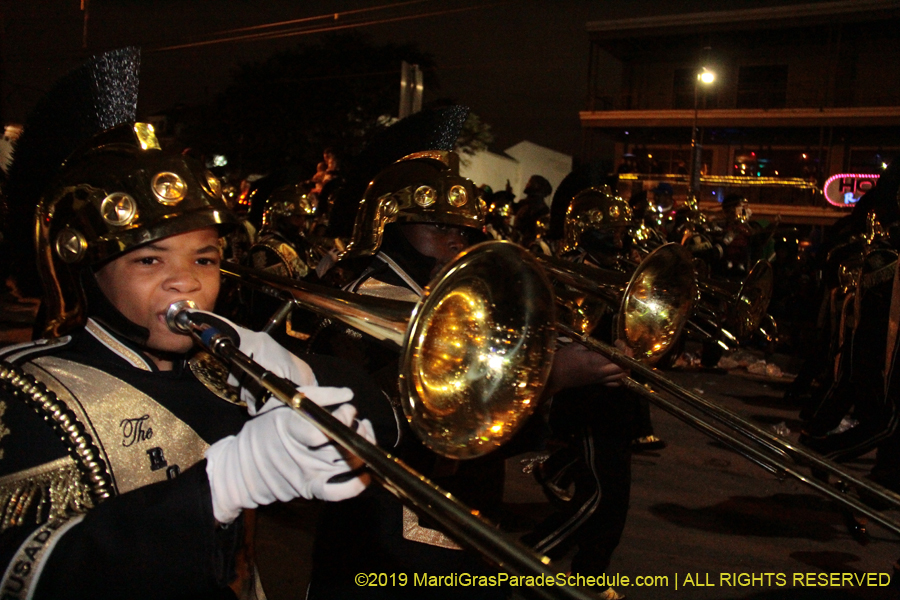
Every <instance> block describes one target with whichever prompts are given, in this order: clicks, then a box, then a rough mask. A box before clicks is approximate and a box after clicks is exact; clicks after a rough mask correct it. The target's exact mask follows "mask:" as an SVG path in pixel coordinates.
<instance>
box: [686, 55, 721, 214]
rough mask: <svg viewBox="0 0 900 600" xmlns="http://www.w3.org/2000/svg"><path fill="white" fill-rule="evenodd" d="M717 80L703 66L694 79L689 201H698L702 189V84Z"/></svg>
mask: <svg viewBox="0 0 900 600" xmlns="http://www.w3.org/2000/svg"><path fill="white" fill-rule="evenodd" d="M715 80H716V74H715V73H713V72H712V71H710V70H709V69H707V68H706V67H703V68H701V70H700V72H699V73H697V80H696V81H694V125H693V127H692V128H691V168H690V171H689V177H690V181H689V182H688V201H689V202H696V201H697V196H698V193H699V191H700V164H701V162H702V160H701V157H700V150H701V149H702V146H701V144H700V141H699V140H698V139H697V112H698V108H699V102H698V100H699V95H700V84H703V85H709V84H711V83H712V82H713V81H715Z"/></svg>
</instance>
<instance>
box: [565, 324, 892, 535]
mask: <svg viewBox="0 0 900 600" xmlns="http://www.w3.org/2000/svg"><path fill="white" fill-rule="evenodd" d="M557 328H558V329H559V331H560V332H561V333H563V334H565V335H568V336H571V337H573V338H574V339H575V340H577V341H578V342H579V343H582V344H584V345H585V346H586V347H588V348H590V349H591V350H594V351H596V352H599V353H600V354H603V355H604V356H606V357H607V358H609V359H610V360H611V361H613V362H614V363H616V364H618V365H619V366H621V367H623V368H626V369H629V370H630V371H631V373H632V375H637V376H638V377H639V378H641V379H643V380H646V381H648V382H649V387H648V386H645V385H642V384H640V383H638V382H637V381H635V380H634V379H626V380H624V381H625V383H624V385H625V386H626V387H627V388H628V389H629V390H631V391H632V392H634V393H636V394H640V395H642V396H644V397H646V398H647V400H649V401H650V402H653V403H654V404H655V405H657V406H658V407H660V408H662V409H663V410H665V411H666V412H668V413H670V414H672V415H674V416H675V417H677V418H678V419H680V420H682V421H683V422H685V423H687V424H688V425H691V426H692V427H695V428H696V429H698V430H699V431H701V432H703V433H705V434H707V435H709V436H711V437H713V438H714V439H716V440H718V441H720V442H722V443H724V444H727V445H728V446H730V447H731V448H733V449H734V450H735V451H737V452H738V453H739V454H741V455H743V456H744V457H745V458H747V459H749V460H751V461H752V462H754V463H756V464H757V465H759V466H761V467H762V468H764V469H766V470H767V471H769V472H771V473H773V474H775V475H778V476H781V477H784V476H788V475H789V476H791V477H794V478H795V479H797V480H798V481H800V482H802V483H805V484H806V485H808V486H810V487H812V488H813V489H815V490H817V491H818V492H820V493H822V494H824V495H826V496H828V497H829V498H831V499H833V500H836V501H838V502H840V503H841V504H843V505H845V506H847V507H849V508H851V509H853V510H855V511H857V512H859V513H861V514H863V515H866V516H867V517H869V518H870V519H872V520H873V521H875V522H876V523H879V524H880V525H882V526H883V527H885V528H887V529H889V530H890V531H892V532H894V533H895V534H898V535H900V521H897V520H896V519H892V518H891V517H889V516H886V515H884V514H882V513H880V512H878V511H877V510H874V509H872V508H870V507H869V506H867V505H866V504H864V503H862V502H861V501H859V500H857V499H856V498H853V497H851V496H849V495H847V493H846V492H845V491H844V490H843V489H837V488H834V487H832V486H830V485H828V484H827V483H823V482H822V481H819V480H817V479H815V478H812V477H809V476H807V475H804V474H803V473H801V472H800V471H797V469H796V468H794V466H792V465H791V464H789V462H793V463H794V465H796V466H800V465H804V466H807V467H809V468H810V469H813V470H816V471H820V472H824V473H827V474H828V475H833V476H835V477H837V478H838V479H839V480H840V481H841V482H843V483H844V484H848V485H852V486H855V487H856V488H857V489H861V490H866V492H867V493H868V494H870V495H871V496H872V497H875V498H878V499H879V500H882V501H883V502H886V503H887V504H888V505H890V506H892V507H894V508H900V495H898V494H896V493H894V492H892V491H890V490H888V489H886V488H884V487H882V486H880V485H878V484H875V483H873V482H870V481H866V480H863V479H861V478H859V477H856V476H855V475H853V474H851V473H849V472H847V471H846V470H844V469H842V468H841V467H840V466H839V465H837V464H836V463H834V462H833V461H830V460H828V459H826V458H824V457H822V456H820V455H819V454H817V453H815V452H811V451H809V450H806V449H805V448H802V447H800V446H798V445H797V444H794V443H793V442H792V441H791V440H789V439H787V438H785V437H782V436H780V435H777V434H775V433H773V432H770V431H766V430H765V429H762V428H760V427H758V426H757V425H755V424H754V423H752V422H750V421H748V420H747V419H744V418H743V417H741V416H740V415H737V414H735V413H733V412H731V411H729V410H727V409H725V408H723V407H721V406H718V405H717V404H715V403H713V402H710V401H708V400H704V399H703V398H700V397H699V396H697V395H696V394H693V393H691V392H690V391H688V390H686V389H684V388H683V387H681V386H679V385H678V384H676V383H675V382H673V381H672V380H670V379H668V378H666V377H664V376H663V375H661V374H660V373H658V372H656V371H654V370H653V369H651V368H649V367H647V366H646V365H644V364H643V363H641V362H640V361H637V360H635V359H633V358H631V357H630V356H628V355H627V354H625V353H623V352H621V351H619V350H617V349H616V348H614V347H612V346H610V345H609V344H605V343H603V342H600V341H598V340H595V339H593V338H590V337H588V336H586V335H583V334H580V333H579V332H577V331H575V330H573V329H571V328H569V327H568V326H567V325H565V324H563V323H559V324H558V325H557ZM653 387H655V388H657V389H658V390H660V391H663V392H665V393H666V394H668V395H670V396H671V397H673V398H675V399H676V400H678V401H681V402H684V403H685V404H686V405H687V406H689V407H690V408H691V409H693V410H694V411H697V412H700V413H701V414H702V415H703V416H702V417H701V416H698V415H696V414H694V413H692V412H690V411H688V410H685V409H684V408H682V407H681V406H679V405H678V404H676V403H675V402H673V401H672V400H670V399H668V398H665V397H663V396H661V395H660V394H659V393H658V392H657V391H655V390H654V389H652V388H653ZM704 417H708V419H707V418H704ZM709 419H711V420H712V421H715V422H718V423H719V424H720V425H721V426H724V428H725V429H723V428H722V427H719V426H717V425H715V424H714V423H713V422H712V421H710V420H709ZM728 430H731V431H728ZM734 434H738V435H739V436H743V439H742V438H741V437H737V436H736V435H734ZM747 440H749V442H748V441H747Z"/></svg>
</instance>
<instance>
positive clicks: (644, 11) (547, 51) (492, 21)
mask: <svg viewBox="0 0 900 600" xmlns="http://www.w3.org/2000/svg"><path fill="white" fill-rule="evenodd" d="M82 1H85V2H89V5H88V6H89V20H88V29H87V30H88V34H87V39H88V48H87V50H84V49H82V28H83V17H84V13H83V12H82V10H81V8H80V3H81V2H82ZM398 2H399V0H378V1H375V2H373V1H369V2H360V1H357V0H331V1H326V0H306V1H300V0H266V1H263V0H202V1H201V0H0V9H2V13H0V19H2V21H0V28H2V29H0V33H2V47H0V69H2V70H0V120H2V121H4V122H7V121H19V122H21V121H24V119H25V116H26V115H27V112H28V110H29V109H30V108H31V106H32V105H33V103H34V102H35V100H36V99H37V98H38V97H39V96H40V94H41V93H42V92H43V91H44V90H46V89H47V88H48V87H49V86H50V85H52V83H53V81H55V79H56V78H58V77H59V76H61V75H62V74H64V73H65V72H66V71H68V70H69V69H71V68H73V67H75V66H77V65H78V64H79V63H80V62H81V61H82V60H84V59H85V58H86V57H87V56H89V55H90V54H94V53H97V52H100V51H103V50H106V49H109V48H114V47H119V46H125V45H132V44H136V45H141V46H142V47H143V59H142V68H141V95H140V106H139V116H140V115H146V114H149V113H152V112H154V111H157V110H160V109H164V108H167V107H170V106H172V105H174V104H176V103H186V104H192V103H198V102H202V101H205V100H207V99H211V98H212V97H213V96H214V95H215V94H216V93H217V92H219V91H220V90H221V89H223V88H224V87H225V84H226V83H227V82H228V77H229V72H230V69H231V68H232V67H233V66H234V65H236V64H240V63H244V62H249V61H256V60H261V59H263V58H265V57H266V56H268V55H269V54H272V53H274V52H276V51H278V50H282V49H285V48H289V47H291V46H293V45H295V44H297V43H303V42H311V41H314V40H315V39H316V37H315V36H316V34H308V35H301V36H294V37H288V38H283V39H276V40H266V41H259V40H254V41H240V42H229V43H222V44H215V45H209V46H204V47H199V48H190V49H180V50H170V51H154V49H155V48H160V47H162V46H166V45H171V44H179V43H185V42H196V41H201V40H205V39H209V38H211V37H215V36H213V35H212V34H215V33H216V32H221V31H225V30H231V29H233V28H236V27H246V26H251V25H262V24H266V23H272V22H278V21H284V20H289V19H299V18H303V17H314V16H319V15H325V14H333V13H335V12H340V11H347V10H352V9H355V8H359V7H372V6H382V5H387V4H397V3H398ZM786 3H790V2H789V0H788V2H785V1H781V2H779V1H775V0H772V1H757V2H752V3H749V4H748V3H747V2H746V1H736V0H717V1H712V2H711V1H709V0H668V1H663V0H593V1H591V0H543V1H538V0H520V1H507V2H491V1H486V2H481V1H478V0H423V1H421V2H415V3H408V4H406V5H405V6H401V7H394V8H392V9H390V10H383V11H373V12H369V13H366V17H367V18H369V19H387V18H392V17H400V16H411V15H423V14H427V13H439V14H432V15H431V16H421V17H419V18H414V19H409V20H402V21H395V22H391V23H382V24H374V25H369V26H365V27H362V28H361V30H362V31H365V32H366V33H368V34H370V35H371V36H372V37H373V38H374V40H375V41H376V42H387V41H393V42H397V43H406V42H415V43H417V44H418V45H419V47H420V48H422V49H423V50H425V51H427V52H430V53H431V54H432V55H433V56H434V57H435V60H436V62H437V65H438V72H437V76H438V79H439V82H440V85H441V88H440V89H439V90H430V89H429V90H426V96H425V100H426V101H427V100H428V99H430V98H435V97H451V98H453V99H454V100H456V101H457V102H459V103H460V104H465V105H467V106H469V107H471V108H472V110H473V111H474V112H475V113H477V114H478V115H479V116H481V117H482V119H483V120H484V121H486V122H487V123H489V124H490V125H491V126H492V128H493V131H494V133H495V137H496V142H495V144H494V146H493V148H492V149H494V150H497V151H500V150H502V149H503V148H506V147H509V146H511V145H513V144H515V143H517V142H519V141H521V140H523V139H528V140H531V141H533V142H535V143H538V144H542V145H545V146H548V147H551V148H553V149H555V150H559V151H561V152H565V153H568V154H577V153H578V148H579V146H580V140H581V133H580V127H579V122H578V111H579V110H581V109H582V108H583V107H584V104H585V98H586V94H587V67H588V36H587V33H586V31H585V23H586V22H588V21H595V20H601V19H604V18H625V17H639V16H650V15H653V14H663V13H679V12H699V11H708V10H717V9H727V8H748V7H749V6H750V5H752V6H762V5H775V4H786ZM451 11H456V12H451ZM342 22H346V21H342V20H341V19H338V20H337V21H335V20H334V19H333V18H331V19H326V20H322V21H317V22H315V23H316V24H319V25H326V24H327V25H329V26H333V25H335V24H337V23H342ZM319 35H321V34H319ZM398 85H399V68H398Z"/></svg>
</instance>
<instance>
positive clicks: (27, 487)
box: [0, 457, 94, 532]
mask: <svg viewBox="0 0 900 600" xmlns="http://www.w3.org/2000/svg"><path fill="white" fill-rule="evenodd" d="M93 506H94V503H93V501H92V499H91V493H90V490H89V489H88V486H86V485H85V484H84V483H82V481H81V472H80V471H79V469H78V466H77V465H76V464H75V461H74V460H72V459H71V458H69V457H66V458H60V459H57V460H54V461H52V462H49V463H45V464H43V465H39V466H37V467H32V468H31V469H27V470H25V471H20V472H18V473H13V474H12V475H7V476H5V477H2V478H0V532H3V531H6V530H7V529H8V528H10V527H15V526H18V525H22V524H23V523H25V520H26V518H27V515H29V514H33V517H34V522H35V524H36V525H39V524H41V523H43V522H45V521H47V520H48V519H51V518H54V517H64V516H67V515H71V514H73V513H84V512H87V511H88V510H89V509H91V508H93ZM32 507H34V508H35V510H34V511H33V512H32V511H31V508H32Z"/></svg>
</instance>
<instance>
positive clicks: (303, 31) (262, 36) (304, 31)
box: [143, 2, 510, 54]
mask: <svg viewBox="0 0 900 600" xmlns="http://www.w3.org/2000/svg"><path fill="white" fill-rule="evenodd" d="M503 4H510V2H495V3H492V4H479V5H475V6H465V7H461V8H454V9H447V10H440V11H432V12H427V13H418V14H413V15H404V16H399V17H391V18H386V19H377V20H370V21H360V22H356V23H348V24H346V25H343V24H342V25H331V26H322V27H307V28H300V29H295V30H292V31H285V32H272V33H254V34H248V35H238V36H231V37H224V38H219V39H213V40H206V41H202V42H190V43H186V44H176V45H173V46H163V47H160V48H152V47H151V48H145V49H144V50H143V52H144V53H148V54H149V53H154V52H167V51H170V50H184V49H187V48H197V47H200V46H210V45H214V44H224V43H228V42H244V41H260V40H274V39H280V38H286V37H294V36H299V35H310V34H314V33H326V32H331V31H342V30H345V29H353V28H357V27H366V26H371V25H383V24H386V23H397V22H400V21H410V20H413V19H422V18H426V17H436V16H442V15H448V14H453V13H459V12H466V11H470V10H476V9H481V8H490V7H494V6H501V5H503Z"/></svg>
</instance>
